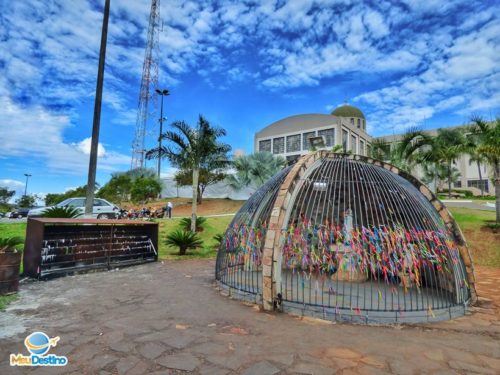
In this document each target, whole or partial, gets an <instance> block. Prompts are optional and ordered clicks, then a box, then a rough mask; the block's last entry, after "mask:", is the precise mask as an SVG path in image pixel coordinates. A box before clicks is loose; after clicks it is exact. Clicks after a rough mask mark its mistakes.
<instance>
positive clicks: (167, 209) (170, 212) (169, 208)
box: [165, 201, 174, 219]
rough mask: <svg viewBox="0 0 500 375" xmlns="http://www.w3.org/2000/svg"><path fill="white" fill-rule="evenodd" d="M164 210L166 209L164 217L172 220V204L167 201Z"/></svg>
mask: <svg viewBox="0 0 500 375" xmlns="http://www.w3.org/2000/svg"><path fill="white" fill-rule="evenodd" d="M165 208H166V211H165V217H167V216H168V218H169V219H171V218H172V208H174V205H173V204H172V202H170V201H168V203H167V206H166V207H165Z"/></svg>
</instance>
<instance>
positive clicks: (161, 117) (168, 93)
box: [155, 89, 170, 179]
mask: <svg viewBox="0 0 500 375" xmlns="http://www.w3.org/2000/svg"><path fill="white" fill-rule="evenodd" d="M155 91H156V93H157V94H158V95H160V96H161V107H160V136H159V137H158V179H159V178H160V167H161V133H163V120H164V118H163V98H164V97H165V96H169V95H170V92H169V91H168V90H160V89H156V90H155Z"/></svg>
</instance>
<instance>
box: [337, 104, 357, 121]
mask: <svg viewBox="0 0 500 375" xmlns="http://www.w3.org/2000/svg"><path fill="white" fill-rule="evenodd" d="M332 115H333V116H338V117H357V118H362V119H365V115H364V114H363V112H361V110H360V109H359V108H357V107H354V106H352V105H348V104H344V105H341V106H340V107H337V108H335V110H334V111H333V112H332Z"/></svg>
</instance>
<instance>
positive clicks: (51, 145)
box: [0, 97, 130, 175]
mask: <svg viewBox="0 0 500 375" xmlns="http://www.w3.org/2000/svg"><path fill="white" fill-rule="evenodd" d="M0 108H2V111H0V139H2V147H0V157H28V158H33V157H36V158H37V159H41V160H43V161H44V163H45V165H46V167H47V169H48V170H50V171H58V172H61V173H67V174H74V175H82V174H85V173H86V171H87V168H88V152H89V149H90V139H84V140H82V141H81V142H79V143H76V144H74V143H68V142H66V141H65V140H64V132H65V131H66V130H67V129H68V127H69V126H70V121H69V118H68V117H67V116H62V115H56V114H52V113H50V112H47V111H46V110H45V109H44V108H43V107H41V106H29V107H21V106H20V105H18V104H15V103H14V102H13V101H12V100H11V99H9V98H6V97H0ZM129 165H130V157H129V156H127V155H123V154H120V153H117V152H114V151H105V150H104V147H102V145H101V155H100V157H99V159H98V169H99V170H105V171H115V170H118V169H120V168H123V167H125V166H129Z"/></svg>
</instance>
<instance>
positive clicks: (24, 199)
mask: <svg viewBox="0 0 500 375" xmlns="http://www.w3.org/2000/svg"><path fill="white" fill-rule="evenodd" d="M37 199H38V197H37V196H36V195H34V194H28V195H23V196H21V198H18V199H17V200H16V205H17V206H19V207H25V208H29V207H33V206H34V205H35V202H36V200H37Z"/></svg>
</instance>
